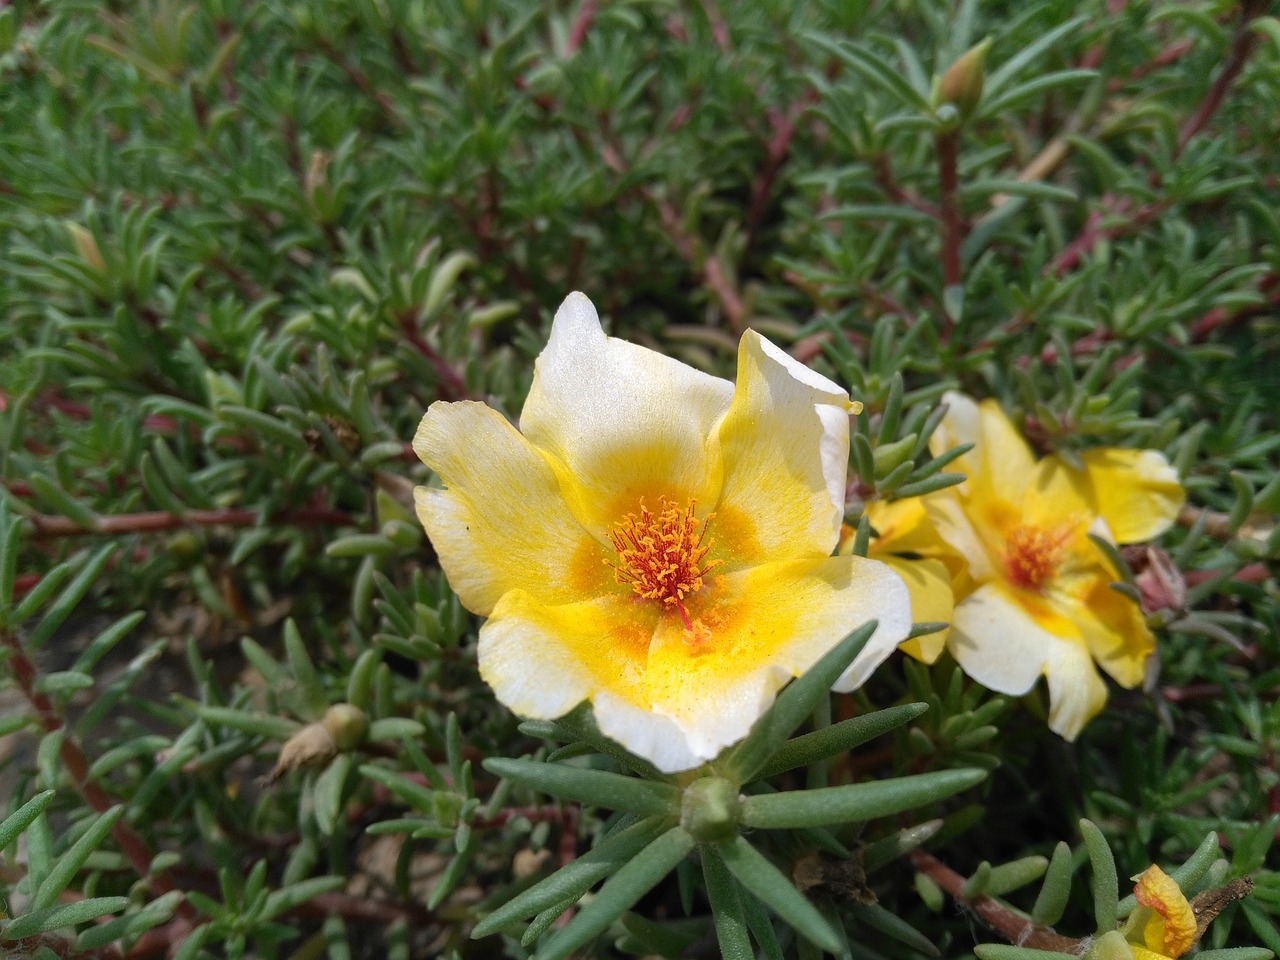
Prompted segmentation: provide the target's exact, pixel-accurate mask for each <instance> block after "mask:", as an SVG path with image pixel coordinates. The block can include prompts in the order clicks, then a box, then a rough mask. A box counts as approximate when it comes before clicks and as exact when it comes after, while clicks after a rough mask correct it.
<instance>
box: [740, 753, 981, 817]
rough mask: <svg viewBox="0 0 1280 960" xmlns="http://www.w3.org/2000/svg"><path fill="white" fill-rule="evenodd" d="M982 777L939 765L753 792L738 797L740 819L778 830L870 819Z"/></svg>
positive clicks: (952, 791)
mask: <svg viewBox="0 0 1280 960" xmlns="http://www.w3.org/2000/svg"><path fill="white" fill-rule="evenodd" d="M986 776H987V771H985V770H979V769H975V768H965V769H959V770H939V771H935V772H933V773H921V774H917V775H915V776H911V777H896V778H894V779H892V780H876V781H874V782H871V783H855V784H850V785H848V786H843V787H820V788H819V789H817V790H792V791H789V792H787V793H773V794H759V795H757V796H752V797H746V798H744V799H743V801H742V823H743V825H744V826H749V827H764V828H766V829H780V828H784V827H793V828H794V827H823V826H827V825H828V824H833V823H858V822H862V821H864V820H874V819H876V818H877V817H887V816H889V815H890V814H894V813H900V812H902V811H903V810H910V809H912V808H914V807H921V806H924V805H925V804H929V803H936V802H937V801H939V800H944V799H946V798H947V797H950V796H951V795H953V794H956V793H959V792H960V791H961V790H967V789H968V788H969V787H972V786H974V785H975V784H978V783H981V782H982V780H984V779H985V778H986Z"/></svg>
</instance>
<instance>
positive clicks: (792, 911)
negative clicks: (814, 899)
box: [716, 837, 841, 953]
mask: <svg viewBox="0 0 1280 960" xmlns="http://www.w3.org/2000/svg"><path fill="white" fill-rule="evenodd" d="M716 849H717V851H718V852H719V853H720V855H721V856H722V857H723V858H724V863H725V866H727V867H728V868H729V872H730V873H732V874H733V875H734V877H736V878H737V880H738V882H739V883H741V884H742V885H743V886H744V887H746V888H747V889H748V890H750V891H751V892H752V893H753V894H755V895H756V896H757V897H759V898H760V899H761V900H762V901H764V903H765V905H766V906H768V907H769V909H771V910H772V911H773V912H774V913H776V914H777V915H778V916H779V917H781V918H782V919H783V920H785V921H786V922H787V923H789V924H791V926H792V927H794V928H795V929H796V932H797V933H799V934H800V935H801V936H802V937H804V938H805V939H806V940H809V941H810V942H811V943H813V944H814V945H815V946H817V947H819V948H820V949H822V950H825V951H827V952H828V953H838V952H840V947H841V941H840V937H839V936H837V934H836V932H835V931H834V930H832V929H831V925H830V924H829V923H827V921H826V920H825V919H824V918H823V916H822V914H821V913H819V912H818V908H817V907H815V906H814V905H813V904H812V903H810V902H809V901H808V900H807V899H806V898H805V896H804V894H802V893H801V892H800V891H799V890H797V889H796V888H795V887H794V886H792V885H791V881H790V880H788V879H787V878H786V876H784V875H783V873H782V871H780V870H779V869H778V868H777V867H775V866H774V865H773V864H772V863H770V862H769V861H768V860H767V859H766V858H765V856H764V854H762V853H760V852H759V851H758V850H756V849H755V847H753V846H751V844H749V843H747V841H746V840H744V839H743V838H742V837H734V838H733V839H732V840H729V841H726V842H725V843H722V844H719V845H718V846H717V848H716Z"/></svg>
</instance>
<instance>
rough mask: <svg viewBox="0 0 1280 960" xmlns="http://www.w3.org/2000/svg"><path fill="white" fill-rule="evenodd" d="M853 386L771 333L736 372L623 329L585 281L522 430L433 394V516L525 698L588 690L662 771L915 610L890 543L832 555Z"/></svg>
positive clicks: (607, 722) (543, 360)
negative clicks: (675, 356) (846, 640)
mask: <svg viewBox="0 0 1280 960" xmlns="http://www.w3.org/2000/svg"><path fill="white" fill-rule="evenodd" d="M851 409H852V405H851V403H850V401H849V398H848V395H847V394H846V393H845V391H843V390H842V389H840V388H839V387H838V386H836V385H835V384H834V383H832V382H831V381H829V380H827V379H826V378H825V377H822V376H820V375H819V374H817V373H814V372H813V371H812V370H809V369H808V368H807V367H804V366H802V365H801V364H799V363H797V362H796V361H794V360H793V359H791V358H790V357H788V356H787V355H786V354H784V353H783V352H782V351H781V350H779V349H778V348H777V347H775V346H773V345H772V344H771V343H769V342H768V341H767V340H765V339H764V338H763V337H761V336H759V335H758V334H756V333H754V332H748V333H747V334H745V335H744V336H743V338H742V343H741V346H740V348H739V353H738V381H737V387H736V389H735V387H734V385H733V384H731V383H729V382H727V381H725V380H721V379H718V378H716V377H712V376H709V375H707V374H704V373H701V372H699V371H697V370H694V369H692V368H691V367H688V366H686V365H684V364H682V363H679V362H678V361H675V360H672V359H670V358H668V357H665V356H662V355H661V354H658V353H655V352H653V351H651V350H647V349H645V348H643V347H639V346H636V345H634V344H631V343H627V342H625V341H622V340H616V339H613V338H611V337H606V336H605V334H604V332H603V331H602V330H601V328H600V321H599V319H598V318H597V316H596V311H595V308H594V307H593V306H592V305H591V302H590V301H589V300H588V299H587V298H586V297H584V296H583V295H582V294H577V293H575V294H571V295H570V296H569V297H568V299H566V300H565V302H564V304H563V305H562V306H561V307H560V310H559V311H558V312H557V313H556V317H555V322H554V324H553V325H552V329H551V337H550V341H549V342H548V344H547V347H546V349H545V350H544V351H543V353H542V355H541V356H540V357H539V358H538V363H537V366H536V369H535V374H534V380H533V386H532V388H531V389H530V391H529V397H528V399H527V400H526V402H525V405H524V410H523V411H522V413H521V417H520V431H519V432H517V431H516V430H515V429H514V428H513V427H512V426H511V425H510V424H509V423H508V422H507V421H506V420H505V419H503V418H502V417H501V416H500V415H499V414H498V413H496V412H495V411H494V410H492V409H490V408H489V407H486V406H485V405H483V404H480V403H472V402H462V403H435V404H432V406H431V409H430V410H429V411H428V412H427V414H426V416H424V417H423V419H422V424H421V426H420V427H419V428H418V433H417V436H416V437H415V438H414V449H415V450H416V451H417V452H418V455H419V456H420V457H421V458H422V460H423V462H425V463H426V464H427V465H428V466H430V467H431V468H432V469H433V470H434V471H435V472H436V473H437V474H439V476H440V479H441V481H442V482H443V484H444V487H443V489H440V488H433V487H419V488H418V489H417V508H418V516H419V518H420V519H421V521H422V523H423V526H424V527H425V528H426V530H427V533H428V534H429V535H430V537H431V540H432V542H433V544H434V545H435V548H436V551H437V553H438V554H439V557H440V563H441V565H442V566H443V568H444V570H445V573H446V574H447V575H448V577H449V581H450V583H451V584H452V586H453V588H454V590H456V591H457V593H458V596H459V598H460V599H461V600H462V602H463V604H464V605H466V606H467V608H468V609H470V610H472V611H474V612H476V613H478V614H481V615H482V616H487V617H488V618H489V619H488V621H487V622H486V623H485V625H484V626H483V627H482V628H481V631H480V648H479V659H480V671H481V674H482V675H483V677H484V678H485V679H486V680H487V681H488V682H489V684H490V685H491V686H492V687H493V688H494V691H495V692H496V693H497V695H498V698H499V699H500V700H502V701H503V702H504V703H506V704H507V705H508V706H509V707H511V709H513V710H514V711H516V712H517V713H519V714H522V715H524V716H526V717H534V718H544V719H550V718H555V717H559V716H562V715H563V714H565V713H566V712H568V711H569V710H571V709H573V707H575V706H576V705H577V704H579V703H581V702H582V701H584V700H590V701H591V702H592V704H593V708H594V712H595V716H596V720H597V722H598V724H599V725H600V728H601V729H602V730H603V731H604V733H605V734H607V735H608V736H610V737H612V738H613V739H615V740H617V741H618V742H619V743H621V744H622V745H624V746H625V747H627V749H629V750H631V751H632V752H634V753H636V754H638V755H639V756H642V757H645V758H647V759H649V760H651V761H652V762H653V763H654V764H655V765H657V766H658V767H659V768H660V769H662V770H664V771H676V770H682V769H687V768H690V767H694V766H697V765H698V764H700V763H702V762H703V761H705V760H709V759H711V758H713V757H715V756H716V755H717V754H718V753H719V752H720V751H721V750H722V749H723V748H724V747H726V746H727V745H729V744H731V743H734V742H735V741H737V740H739V739H741V738H742V737H743V736H745V735H746V733H747V731H748V730H749V729H750V727H751V725H752V723H754V722H755V720H756V719H757V718H758V717H759V716H760V715H761V713H763V712H764V710H765V709H766V708H767V707H768V706H769V704H770V703H771V702H772V701H773V698H774V696H775V694H776V692H777V690H778V689H779V688H780V687H781V686H782V685H783V684H784V683H785V682H786V681H787V680H788V679H789V678H790V677H793V676H796V675H798V674H800V673H802V672H803V671H804V670H806V669H807V668H808V667H809V666H811V665H812V664H813V663H814V662H815V661H817V660H818V659H819V658H820V657H821V656H822V654H823V653H825V652H826V651H827V650H829V649H830V648H831V647H832V646H833V645H834V644H835V643H837V642H838V641H839V640H840V639H842V638H843V637H844V636H845V635H846V634H848V633H849V632H850V631H851V630H852V629H853V628H855V627H857V626H858V625H859V624H861V623H863V622H865V621H867V620H871V619H878V620H879V622H880V626H879V628H878V630H877V631H876V633H875V634H874V635H873V636H872V638H871V640H870V641H868V643H867V646H866V648H865V649H864V651H863V653H862V654H861V655H860V656H859V657H858V659H857V660H856V661H855V662H854V663H853V665H852V666H851V667H850V669H849V670H848V671H847V673H846V674H845V675H844V676H843V677H841V679H840V681H839V682H838V684H837V689H844V690H847V689H852V688H853V687H854V686H856V685H857V684H859V683H861V682H862V681H863V680H864V679H865V678H866V676H867V675H868V674H869V673H870V672H871V670H872V669H874V667H875V666H876V665H877V664H879V663H880V661H881V660H883V659H884V658H885V657H886V656H887V655H888V654H889V652H890V651H892V649H893V647H894V646H895V645H896V644H897V643H898V642H899V641H900V640H902V639H903V638H904V637H905V636H906V633H907V631H908V629H909V626H910V620H911V617H910V611H909V606H908V599H907V594H906V589H905V587H904V586H903V584H902V581H901V580H899V579H898V577H897V576H895V575H894V574H893V573H892V572H891V571H890V570H889V569H888V568H887V567H885V566H884V565H883V564H880V563H876V562H874V561H870V560H864V559H860V558H855V557H831V556H830V554H831V551H832V549H833V548H834V547H835V545H836V540H837V537H838V534H839V530H840V522H841V518H842V516H843V512H844V489H845V477H846V471H847V464H848V445H849V413H850V411H851Z"/></svg>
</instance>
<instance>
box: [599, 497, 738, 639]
mask: <svg viewBox="0 0 1280 960" xmlns="http://www.w3.org/2000/svg"><path fill="white" fill-rule="evenodd" d="M694 506H695V503H694V501H693V500H690V501H689V505H688V506H687V507H685V508H684V509H681V508H680V507H678V506H676V504H674V503H672V502H671V501H669V500H668V499H667V498H666V497H661V498H659V500H658V510H657V512H654V511H652V510H650V509H649V508H648V507H647V506H645V503H644V500H641V501H640V510H639V512H638V513H628V514H627V515H626V516H625V517H623V518H622V520H620V521H619V522H618V523H616V524H614V525H613V529H611V530H610V531H609V539H610V540H611V541H612V542H613V548H614V549H615V550H617V551H618V559H617V562H614V561H611V560H606V561H605V563H606V564H607V565H608V566H610V567H613V574H614V578H615V579H616V580H617V581H618V583H629V584H631V589H632V590H634V591H635V592H636V594H637V595H638V596H641V597H644V598H645V599H646V600H657V601H658V602H660V603H661V604H662V605H663V606H664V607H674V608H675V609H676V610H677V611H678V612H679V614H680V619H681V620H683V621H684V625H685V628H686V629H688V630H692V629H693V628H694V626H693V622H692V621H691V620H690V619H689V614H688V611H686V610H685V608H684V599H685V597H687V596H689V595H690V594H692V593H697V592H698V591H699V590H701V589H702V578H703V577H705V576H706V575H707V571H709V570H710V569H711V568H712V567H715V566H718V565H719V564H720V562H721V561H719V560H712V561H711V562H710V563H707V562H705V558H706V555H707V551H708V550H710V549H711V544H712V543H713V542H714V541H712V540H709V539H707V525H708V524H710V522H711V519H712V517H714V516H715V514H714V513H713V514H709V515H708V516H707V518H706V519H705V520H701V521H700V520H698V518H697V517H695V516H694V515H693V510H694Z"/></svg>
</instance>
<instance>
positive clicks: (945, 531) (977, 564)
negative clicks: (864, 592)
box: [872, 393, 1183, 740]
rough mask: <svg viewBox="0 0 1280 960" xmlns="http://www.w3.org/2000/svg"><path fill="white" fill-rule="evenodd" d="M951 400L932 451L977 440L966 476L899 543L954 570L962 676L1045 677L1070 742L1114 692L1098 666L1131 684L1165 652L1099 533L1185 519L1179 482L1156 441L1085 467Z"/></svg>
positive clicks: (935, 497) (956, 650) (895, 542)
mask: <svg viewBox="0 0 1280 960" xmlns="http://www.w3.org/2000/svg"><path fill="white" fill-rule="evenodd" d="M944 399H945V401H946V403H947V404H948V411H947V414H946V416H945V418H944V419H943V421H942V424H941V426H940V427H939V429H938V430H937V432H936V433H935V434H934V436H933V438H932V440H931V448H932V449H933V450H934V452H935V453H941V452H943V451H945V450H948V449H950V448H952V447H955V446H957V445H960V444H965V443H971V444H973V445H974V446H973V449H972V450H970V451H969V452H968V453H967V454H965V455H964V456H962V457H960V458H959V459H958V460H956V461H955V469H956V470H957V471H958V472H960V473H963V474H965V475H966V477H967V479H966V480H965V482H964V483H962V484H960V485H958V486H955V487H948V488H946V489H944V490H940V491H938V492H937V493H933V494H929V495H928V496H926V497H924V498H922V505H923V509H921V510H918V511H917V512H916V513H914V514H912V515H911V517H910V518H909V519H910V521H911V522H909V523H899V524H897V529H895V530H894V531H893V532H892V537H893V539H892V540H891V542H890V546H892V548H893V549H895V550H901V549H906V548H909V549H910V551H911V552H912V553H913V554H914V555H918V556H923V557H929V558H935V559H937V560H940V561H941V562H942V563H944V564H947V565H948V567H949V569H950V570H951V571H952V588H953V590H954V593H955V598H956V608H955V613H954V615H953V618H952V627H951V631H950V633H949V634H948V636H947V647H948V648H949V649H950V650H951V652H952V655H953V656H955V658H956V660H957V661H958V662H959V663H960V666H961V667H963V668H964V670H965V672H966V673H968V674H969V675H970V676H971V677H973V678H974V679H975V680H977V681H979V682H980V683H982V684H984V685H985V686H987V687H990V688H991V689H993V690H997V691H999V692H1001V693H1008V694H1023V693H1026V692H1027V691H1028V690H1030V689H1031V687H1032V686H1033V685H1034V684H1035V682H1036V680H1037V679H1038V678H1039V677H1040V675H1041V674H1043V675H1044V676H1045V677H1046V678H1047V679H1048V683H1049V696H1050V701H1051V704H1050V715H1049V725H1050V727H1051V728H1052V729H1053V730H1054V731H1056V732H1057V733H1059V734H1061V735H1062V736H1063V737H1066V738H1067V739H1068V740H1071V739H1074V738H1075V737H1076V736H1077V735H1078V734H1079V733H1080V731H1081V729H1083V727H1084V725H1085V723H1087V722H1088V721H1089V719H1090V718H1091V717H1093V716H1094V715H1095V714H1097V712H1098V711H1099V710H1101V709H1102V706H1103V704H1104V703H1105V702H1106V699H1107V688H1106V684H1105V683H1104V682H1103V680H1102V678H1101V677H1100V676H1099V675H1098V671H1097V669H1096V668H1095V667H1094V663H1095V661H1096V663H1097V664H1098V665H1100V666H1101V667H1102V669H1103V670H1105V671H1106V672H1107V673H1108V674H1110V675H1111V677H1113V678H1114V679H1115V680H1116V682H1118V683H1119V684H1121V685H1122V686H1125V687H1134V686H1137V685H1138V684H1139V683H1140V682H1141V681H1142V677H1143V668H1144V664H1145V661H1146V659H1147V657H1148V655H1149V654H1150V653H1151V652H1152V650H1153V649H1154V647H1155V641H1154V639H1153V637H1152V635H1151V631H1150V630H1149V629H1148V628H1147V625H1146V622H1145V621H1144V619H1143V616H1142V611H1141V610H1140V609H1139V607H1138V605H1137V604H1136V603H1134V602H1133V601H1132V600H1131V599H1130V598H1129V597H1127V596H1125V595H1124V594H1122V593H1119V592H1117V591H1116V590H1113V589H1112V588H1111V586H1110V584H1111V583H1113V582H1114V581H1115V580H1117V579H1118V578H1119V572H1118V571H1117V570H1116V569H1115V567H1114V566H1113V565H1112V563H1111V561H1110V559H1109V558H1108V557H1107V554H1106V553H1105V552H1104V551H1103V549H1102V548H1101V547H1099V546H1098V544H1097V543H1095V542H1094V541H1093V540H1091V539H1090V534H1092V535H1094V536H1097V537H1099V538H1102V539H1104V540H1109V541H1111V542H1114V543H1133V542H1135V541H1140V540H1146V539H1148V538H1150V537H1153V536H1155V535H1156V534H1158V533H1160V532H1161V531H1162V530H1164V529H1165V528H1166V527H1167V526H1168V525H1169V524H1170V523H1171V522H1172V521H1173V519H1174V517H1176V516H1177V512H1178V508H1179V507H1180V506H1181V505H1182V502H1183V491H1182V486H1181V485H1180V484H1179V482H1178V478H1177V475H1176V473H1175V472H1174V470H1173V468H1172V467H1171V466H1170V465H1169V463H1168V461H1167V460H1166V459H1165V458H1164V456H1163V455H1161V454H1159V453H1157V452H1155V451H1153V450H1123V449H1116V448H1100V449H1095V450H1088V451H1085V452H1084V453H1083V454H1081V460H1082V462H1083V469H1078V468H1076V467H1073V466H1072V465H1071V464H1070V463H1068V462H1067V461H1066V460H1064V459H1062V458H1060V457H1057V456H1049V457H1044V458H1042V459H1040V460H1037V459H1036V458H1035V456H1034V455H1033V454H1032V452H1031V449H1030V447H1029V446H1028V445H1027V443H1026V441H1025V440H1024V439H1023V438H1022V437H1021V436H1020V435H1019V434H1018V432H1017V430H1016V429H1015V428H1014V426H1013V424H1012V423H1010V422H1009V419H1008V418H1007V417H1006V416H1005V415H1004V414H1003V413H1002V412H1001V410H1000V408H999V406H997V405H996V403H995V402H994V401H990V400H988V401H984V402H983V403H982V404H976V403H974V401H972V400H970V399H969V398H968V397H965V396H962V395H960V394H956V393H949V394H947V395H946V397H945V398H944ZM880 509H881V510H882V511H883V508H880ZM886 519H889V520H892V519H895V518H894V517H892V516H891V515H889V514H887V513H884V512H880V513H876V512H873V513H872V523H873V525H879V524H881V523H885V521H886ZM896 519H898V520H902V519H903V518H902V517H898V518H896ZM957 560H958V561H959V562H957Z"/></svg>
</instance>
